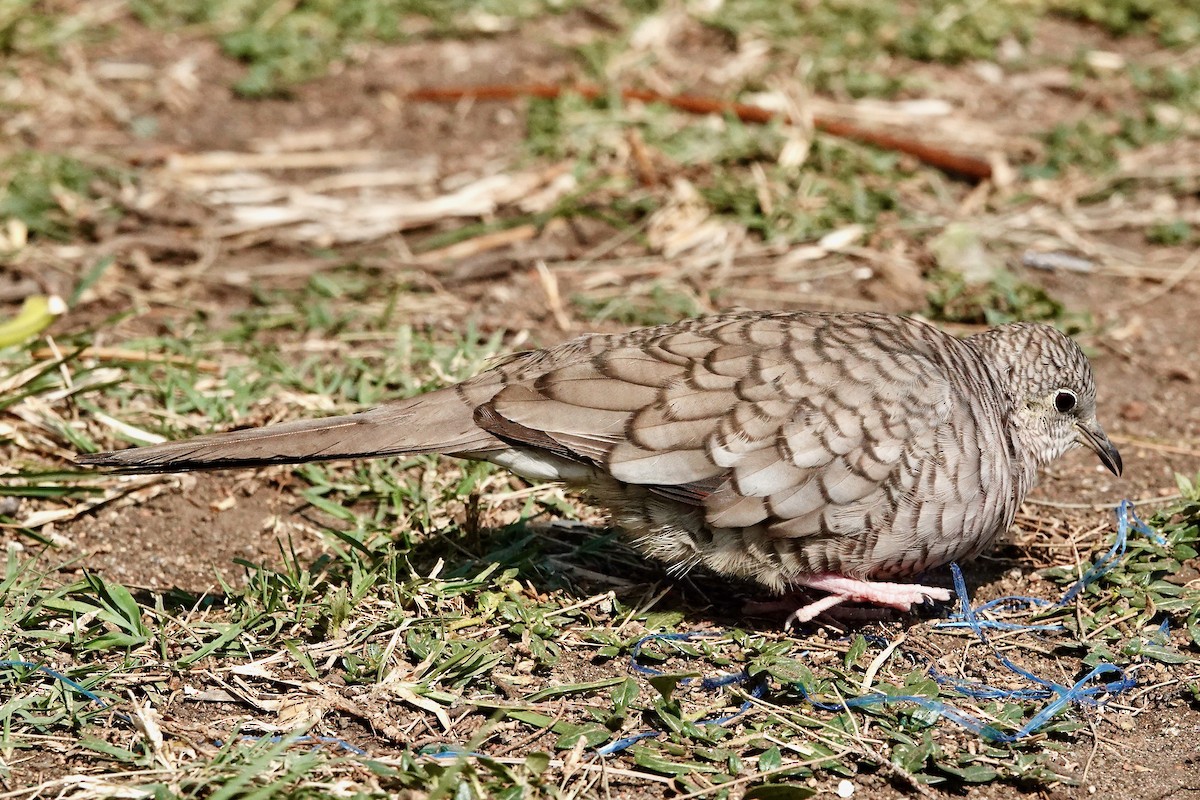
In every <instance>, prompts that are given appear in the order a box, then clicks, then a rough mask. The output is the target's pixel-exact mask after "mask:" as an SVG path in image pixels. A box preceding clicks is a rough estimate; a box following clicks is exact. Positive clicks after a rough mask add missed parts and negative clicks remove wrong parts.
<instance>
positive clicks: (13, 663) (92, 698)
mask: <svg viewBox="0 0 1200 800" xmlns="http://www.w3.org/2000/svg"><path fill="white" fill-rule="evenodd" d="M0 667H22V668H24V669H32V670H36V671H38V672H40V673H42V674H43V675H46V676H48V677H50V678H53V679H54V680H56V681H58V682H59V683H61V684H63V685H65V686H68V687H70V688H71V689H73V690H75V691H76V692H78V693H79V694H81V695H83V696H84V697H86V698H87V699H88V701H89V702H92V703H98V704H99V705H100V706H101V707H102V708H108V703H106V702H104V699H103V698H101V697H100V695H98V694H96V693H95V692H93V691H91V690H89V689H86V688H84V687H83V686H82V685H80V684H79V683H77V682H75V681H73V680H71V679H70V678H68V677H67V676H66V675H63V674H62V673H61V672H58V671H56V670H53V669H51V668H50V667H47V666H46V665H45V664H35V663H34V662H32V661H19V660H10V659H4V660H0Z"/></svg>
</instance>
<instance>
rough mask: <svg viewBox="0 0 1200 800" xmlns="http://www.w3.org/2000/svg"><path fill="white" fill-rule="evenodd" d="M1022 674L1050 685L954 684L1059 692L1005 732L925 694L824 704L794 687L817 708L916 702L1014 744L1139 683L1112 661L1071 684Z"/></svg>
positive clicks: (1005, 694)
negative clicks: (1069, 711)
mask: <svg viewBox="0 0 1200 800" xmlns="http://www.w3.org/2000/svg"><path fill="white" fill-rule="evenodd" d="M1005 662H1006V663H1005V666H1007V667H1010V668H1014V669H1015V667H1014V665H1012V664H1011V663H1008V662H1007V659H1005ZM1109 672H1116V673H1119V674H1120V675H1121V678H1120V679H1119V680H1116V681H1110V682H1108V683H1103V684H1098V685H1095V686H1088V684H1089V683H1091V682H1092V681H1093V680H1094V679H1095V678H1096V677H1098V676H1100V675H1103V674H1106V673H1109ZM1019 674H1022V675H1023V677H1030V678H1033V679H1034V680H1036V681H1037V682H1038V683H1040V684H1042V685H1044V686H1045V687H1047V688H1046V689H1042V690H1018V691H1015V692H1010V691H1007V690H1004V689H996V688H995V687H991V686H986V685H983V684H979V685H978V686H972V685H971V684H970V682H968V681H956V683H957V685H956V686H955V688H956V689H960V688H966V689H984V690H986V691H987V692H990V693H994V694H992V695H991V696H989V697H987V698H986V699H1018V700H1020V699H1028V698H1029V697H1030V694H1029V693H1030V692H1041V694H1040V697H1043V698H1045V697H1050V696H1052V695H1057V696H1056V697H1055V699H1054V700H1053V702H1051V703H1049V704H1047V705H1046V706H1045V707H1044V708H1043V709H1042V710H1041V711H1039V712H1038V713H1037V714H1035V715H1034V716H1033V717H1031V718H1030V719H1029V720H1028V721H1026V723H1025V724H1024V725H1022V726H1021V727H1020V728H1018V729H1017V730H1016V731H1014V732H1012V733H1005V732H1004V731H1001V730H999V729H998V728H996V727H995V726H994V725H990V724H988V723H985V722H983V721H981V720H980V719H979V718H977V717H975V716H973V715H972V714H969V713H967V712H966V711H963V710H961V709H958V708H955V707H954V706H952V705H950V704H948V703H945V702H943V701H941V700H935V699H933V698H929V697H923V696H921V695H916V694H883V693H882V692H876V693H874V694H868V695H863V696H861V697H851V698H848V699H847V700H845V701H844V702H843V703H825V702H822V701H820V700H817V699H816V698H814V697H813V696H812V695H811V694H809V692H808V691H807V690H806V689H805V688H804V687H803V686H801V685H800V684H794V687H795V688H796V689H797V690H798V691H799V692H800V694H801V695H802V696H803V697H804V699H805V700H807V701H808V702H810V703H812V704H813V705H814V706H815V707H817V708H820V709H823V710H825V711H842V710H843V709H844V708H869V707H871V706H885V705H893V704H896V703H912V704H913V705H916V706H919V707H920V708H923V709H925V710H927V711H931V712H933V713H935V714H937V715H938V716H941V717H945V718H946V719H948V720H950V721H951V722H953V723H955V724H957V725H959V726H960V727H962V728H965V729H967V730H969V731H971V732H972V733H974V734H976V735H977V736H982V737H983V738H984V739H987V740H989V741H992V742H1000V743H1004V744H1012V743H1013V742H1016V741H1019V740H1021V739H1024V738H1025V737H1027V736H1031V735H1033V734H1035V733H1037V732H1038V731H1039V730H1041V729H1042V728H1043V727H1045V725H1046V723H1048V722H1049V721H1050V720H1051V719H1052V718H1053V717H1055V716H1056V715H1057V714H1059V712H1061V711H1062V710H1063V709H1064V708H1066V707H1067V706H1069V705H1070V704H1072V703H1078V702H1084V701H1086V702H1091V703H1095V702H1096V701H1095V699H1094V698H1095V695H1097V694H1100V693H1102V692H1108V693H1110V694H1119V693H1121V692H1124V691H1126V690H1128V689H1130V688H1132V687H1133V686H1135V685H1136V682H1135V681H1134V680H1133V679H1132V678H1130V677H1128V676H1127V675H1126V674H1125V671H1124V670H1122V669H1121V668H1120V667H1116V666H1114V665H1112V664H1100V665H1099V666H1097V667H1095V668H1094V669H1093V670H1092V671H1091V672H1089V673H1088V674H1087V675H1085V676H1084V677H1083V678H1081V679H1080V680H1079V681H1077V682H1076V683H1075V684H1074V685H1072V686H1070V687H1067V686H1060V685H1058V684H1056V683H1052V682H1050V681H1044V680H1042V679H1040V678H1035V677H1034V676H1032V675H1030V674H1029V673H1028V672H1025V671H1024V670H1019ZM966 693H971V692H966Z"/></svg>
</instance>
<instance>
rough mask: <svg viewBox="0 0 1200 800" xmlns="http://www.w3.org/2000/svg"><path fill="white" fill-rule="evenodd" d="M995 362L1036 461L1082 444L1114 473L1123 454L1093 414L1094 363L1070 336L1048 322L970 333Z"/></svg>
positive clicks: (1047, 460) (1023, 439) (1048, 459)
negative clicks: (1046, 323) (975, 333)
mask: <svg viewBox="0 0 1200 800" xmlns="http://www.w3.org/2000/svg"><path fill="white" fill-rule="evenodd" d="M971 341H972V342H974V343H976V344H977V346H979V348H980V350H981V351H982V352H984V353H985V354H986V355H987V357H989V358H991V359H992V361H993V363H994V364H995V365H996V366H997V367H998V368H999V371H1000V377H1001V379H1002V380H1003V381H1004V382H1005V384H1006V385H1007V387H1008V389H1009V391H1010V393H1011V395H1012V398H1013V401H1014V406H1015V411H1016V419H1015V420H1014V422H1015V424H1016V425H1017V427H1018V434H1019V437H1020V440H1021V442H1022V443H1023V444H1024V445H1025V446H1026V447H1028V448H1030V449H1031V450H1032V454H1033V457H1034V460H1035V461H1036V462H1037V463H1038V465H1039V466H1041V465H1045V464H1048V463H1050V462H1051V461H1053V460H1054V459H1056V458H1058V457H1059V456H1061V455H1062V454H1063V453H1065V452H1067V451H1068V450H1070V449H1071V448H1073V447H1077V446H1079V445H1083V446H1084V447H1087V448H1088V449H1090V450H1092V451H1093V452H1094V453H1095V454H1096V455H1097V456H1099V458H1100V461H1101V463H1103V464H1104V466H1106V467H1108V469H1109V470H1110V471H1112V473H1113V474H1114V475H1120V474H1121V469H1122V465H1121V454H1120V453H1118V452H1117V448H1115V447H1113V445H1112V442H1110V441H1109V440H1108V436H1107V435H1105V433H1104V429H1103V428H1101V427H1100V423H1099V422H1098V421H1097V420H1096V380H1095V378H1094V377H1093V375H1092V365H1091V364H1089V363H1088V360H1087V356H1085V355H1084V354H1083V350H1081V349H1080V347H1079V345H1077V344H1076V343H1075V342H1074V340H1072V339H1071V338H1070V337H1069V336H1067V335H1066V334H1064V333H1062V332H1061V331H1059V330H1058V329H1057V328H1052V327H1050V326H1049V325H1039V324H1034V323H1026V322H1018V323H1014V324H1012V325H1001V326H1000V327H998V328H993V329H992V330H990V331H987V332H985V333H981V334H979V335H978V336H973V337H971Z"/></svg>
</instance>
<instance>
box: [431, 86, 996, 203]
mask: <svg viewBox="0 0 1200 800" xmlns="http://www.w3.org/2000/svg"><path fill="white" fill-rule="evenodd" d="M612 93H616V94H619V95H620V97H621V98H622V99H623V100H639V101H641V102H644V103H665V104H666V105H669V106H671V107H672V108H677V109H679V110H680V111H686V112H688V113H690V114H731V115H733V116H735V117H737V118H738V119H739V120H741V121H742V122H756V123H760V124H762V123H767V122H772V121H774V120H776V119H782V120H784V121H788V117H787V116H786V115H782V114H779V113H777V112H775V111H772V110H770V109H767V108H763V107H762V106H755V105H750V104H748V103H731V102H728V101H725V100H718V99H716V98H713V97H702V96H699V95H689V94H677V95H664V94H660V93H658V92H654V91H650V90H649V89H621V90H619V91H616V90H614V92H612ZM564 94H578V95H580V96H581V97H584V98H586V99H588V100H595V99H597V98H600V97H605V96H607V95H609V94H611V93H610V92H608V91H606V90H605V89H603V88H602V87H599V86H592V85H588V84H580V85H576V86H559V85H556V84H545V83H528V84H520V83H501V84H484V85H480V86H453V87H446V88H440V89H438V88H423V89H416V90H414V91H412V92H409V93H408V95H407V97H408V99H409V100H418V101H432V102H454V101H458V100H462V99H465V98H472V99H475V100H515V99H517V98H520V97H537V98H541V99H543V100H554V99H557V98H559V97H561V96H562V95H564ZM813 126H814V127H815V128H816V129H817V130H819V131H823V132H824V133H828V134H832V135H833V136H840V137H841V138H843V139H850V140H853V141H856V142H862V143H864V144H870V145H874V146H875V147H880V148H883V149H885V150H895V151H897V152H900V153H907V154H908V155H910V156H913V157H915V158H918V159H920V160H921V161H924V162H925V163H926V164H929V165H930V166H933V167H937V168H938V169H940V170H943V171H945V172H948V173H950V174H953V175H958V176H962V177H964V178H970V179H972V180H979V181H983V180H988V179H989V178H991V177H992V165H991V164H990V163H988V161H987V160H985V159H982V158H977V157H975V156H968V155H962V154H959V153H952V152H950V151H949V150H946V149H943V148H941V147H937V146H935V145H931V144H926V143H924V142H919V141H917V140H915V139H911V138H908V137H906V136H897V135H895V134H890V133H882V132H880V131H872V130H867V129H866V128H861V127H859V126H857V125H855V124H853V123H850V122H846V121H844V120H839V119H832V118H830V117H822V116H814V117H813Z"/></svg>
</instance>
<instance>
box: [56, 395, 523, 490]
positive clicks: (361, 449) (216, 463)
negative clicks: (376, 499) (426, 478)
mask: <svg viewBox="0 0 1200 800" xmlns="http://www.w3.org/2000/svg"><path fill="white" fill-rule="evenodd" d="M493 391H494V390H493ZM472 400H473V398H472V399H468V398H467V397H466V396H465V394H459V393H457V392H456V391H455V388H454V387H451V388H448V389H441V390H439V391H436V392H430V393H429V394H424V395H421V396H419V397H414V398H412V399H410V400H404V401H400V402H397V403H389V404H388V405H384V406H379V407H378V408H373V409H371V410H370V411H364V412H362V413H360V414H351V415H349V416H342V417H327V418H325V419H309V420H298V421H296V422H285V423H282V424H279V425H270V426H268V427H266V428H253V429H249V430H243V431H233V432H231V433H216V434H209V435H207V436H197V437H195V438H193V439H185V440H183V441H179V442H167V443H165V444H156V445H150V446H148V447H133V448H130V449H128V450H118V451H115V452H110V453H93V454H87V455H80V456H78V457H77V458H76V461H77V462H78V463H80V464H86V465H89V466H98V467H115V468H116V469H117V470H118V471H120V472H186V471H190V470H205V469H229V468H234V467H256V466H262V465H265V464H298V463H302V462H305V461H328V460H332V459H339V458H378V457H381V456H391V455H400V454H418V453H443V454H446V455H476V454H482V453H486V452H488V451H492V450H498V449H503V448H504V446H505V445H504V444H503V443H502V442H500V440H498V439H496V438H495V437H493V436H492V435H491V434H489V433H488V432H487V431H484V430H482V429H481V428H479V426H477V425H476V424H475V422H474V419H473V412H474V407H475V405H476V403H475V402H473V401H472Z"/></svg>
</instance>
